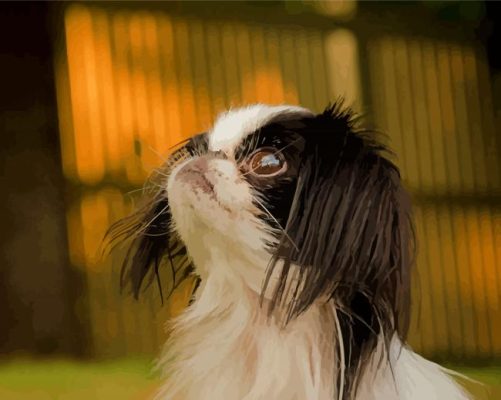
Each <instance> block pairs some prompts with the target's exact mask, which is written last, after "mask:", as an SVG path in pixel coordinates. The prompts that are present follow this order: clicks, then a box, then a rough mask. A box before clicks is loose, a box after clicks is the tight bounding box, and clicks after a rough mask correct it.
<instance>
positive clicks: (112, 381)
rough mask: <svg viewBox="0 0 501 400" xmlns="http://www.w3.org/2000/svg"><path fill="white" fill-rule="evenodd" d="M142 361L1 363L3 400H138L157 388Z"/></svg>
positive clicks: (0, 392) (0, 390)
mask: <svg viewBox="0 0 501 400" xmlns="http://www.w3.org/2000/svg"><path fill="white" fill-rule="evenodd" d="M150 367H151V365H150V363H148V362H147V361H144V360H125V361H123V360H122V361H108V362H92V363H91V362H88V363H85V362H75V361H68V360H49V361H38V360H37V361H33V360H31V361H30V360H16V361H11V362H4V363H1V364H0V399H2V400H49V399H50V400H53V399H57V400H83V399H86V400H101V399H103V400H104V399H106V400H111V399H120V400H135V399H137V400H139V399H144V398H146V397H148V395H149V394H150V393H152V391H153V390H154V388H155V387H156V385H157V383H158V382H157V380H156V379H155V377H153V376H152V374H151V373H150V372H149V371H150V369H151V368H150Z"/></svg>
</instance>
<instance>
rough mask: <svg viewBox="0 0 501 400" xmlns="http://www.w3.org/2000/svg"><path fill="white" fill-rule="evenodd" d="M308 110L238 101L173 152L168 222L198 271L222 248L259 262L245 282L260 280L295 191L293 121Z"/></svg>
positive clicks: (297, 160) (298, 154)
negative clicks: (237, 106)
mask: <svg viewBox="0 0 501 400" xmlns="http://www.w3.org/2000/svg"><path fill="white" fill-rule="evenodd" d="M312 116H313V115H312V114H311V113H310V112H309V111H307V110H305V109H302V108H299V107H283V106H275V107H270V106H264V105H256V106H252V107H248V108H243V109H239V110H237V111H232V112H229V113H226V114H223V115H221V116H220V117H219V119H218V120H217V121H216V123H215V125H214V127H213V128H212V129H211V130H210V131H209V132H207V133H204V134H201V135H198V136H196V137H195V138H193V139H192V140H190V141H189V142H188V143H187V144H186V145H185V146H184V147H183V148H182V149H180V150H179V151H178V152H177V154H174V155H173V159H172V161H171V166H170V167H169V171H167V175H168V176H169V178H168V179H167V182H166V195H167V198H168V199H169V205H170V210H171V213H172V219H173V228H174V229H175V231H176V232H177V233H178V234H179V236H180V237H181V239H182V241H183V242H184V243H185V244H186V246H187V248H188V251H189V253H190V254H191V255H192V257H193V258H194V260H195V264H199V266H200V267H201V268H200V269H201V270H200V271H199V273H201V274H210V272H211V271H210V270H209V271H204V270H202V268H203V265H202V264H203V262H202V260H203V259H207V257H209V256H210V254H209V253H210V252H211V250H212V249H217V248H226V252H227V253H229V254H231V255H232V257H233V258H235V257H236V258H244V259H246V260H247V264H251V265H252V266H253V267H257V268H259V267H261V276H260V277H259V274H258V275H257V276H256V278H254V279H258V280H259V281H257V282H249V284H251V286H252V287H257V288H259V287H260V286H261V283H262V281H263V278H264V272H265V269H266V267H267V265H268V261H269V259H270V256H271V253H272V252H273V250H274V249H276V246H277V244H278V242H279V240H280V238H281V237H282V235H283V234H284V228H285V226H286V224H287V219H288V216H289V212H290V208H291V205H292V200H293V198H294V193H295V191H296V186H297V179H298V169H299V167H300V164H301V160H302V152H303V149H304V140H305V139H304V137H303V136H301V126H302V125H304V122H303V121H304V120H305V118H306V119H308V118H311V117H312ZM197 257H199V260H197ZM234 264H235V268H237V264H238V263H234ZM234 272H235V271H234ZM236 272H238V271H236ZM240 272H241V273H242V274H244V275H245V272H246V271H240ZM247 276H249V275H247ZM247 279H250V278H247Z"/></svg>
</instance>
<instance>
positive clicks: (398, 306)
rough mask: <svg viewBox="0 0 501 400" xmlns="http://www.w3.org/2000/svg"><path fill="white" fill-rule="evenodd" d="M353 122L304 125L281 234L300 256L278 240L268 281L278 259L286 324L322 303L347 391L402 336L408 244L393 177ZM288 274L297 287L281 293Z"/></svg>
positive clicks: (337, 114) (329, 116)
mask: <svg viewBox="0 0 501 400" xmlns="http://www.w3.org/2000/svg"><path fill="white" fill-rule="evenodd" d="M354 124H355V122H354V118H353V116H352V114H351V112H349V111H342V110H341V109H340V106H339V105H335V106H333V107H330V108H328V109H326V110H325V111H324V112H323V113H322V114H320V115H317V116H315V117H313V118H310V119H307V120H305V123H304V125H305V132H304V133H303V135H304V139H305V149H304V152H303V155H302V158H303V160H302V165H301V166H300V169H299V176H298V183H297V188H296V193H295V197H294V200H293V204H292V207H291V212H290V215H289V220H288V222H287V226H286V232H287V234H288V236H289V237H290V238H292V241H293V242H294V243H296V244H297V246H298V248H295V247H292V246H290V244H289V243H290V240H287V239H286V238H284V239H283V240H282V241H281V242H280V244H279V246H278V248H277V251H276V254H275V257H274V262H272V264H271V265H270V268H269V273H268V276H270V275H271V271H272V270H273V269H275V268H278V267H277V265H279V263H278V262H277V261H278V260H281V261H282V262H281V263H280V265H282V266H283V267H282V268H281V271H280V279H279V280H278V284H277V287H276V288H275V292H274V297H273V300H272V302H271V308H274V307H277V306H278V305H279V304H282V305H284V304H283V302H284V301H286V302H287V304H285V306H286V307H287V308H286V310H287V316H288V319H291V318H294V317H296V316H297V315H299V314H300V313H302V312H304V311H305V310H306V309H307V308H308V307H310V306H311V305H312V304H313V303H314V302H316V301H319V300H321V299H330V301H331V302H332V304H333V305H334V307H335V309H336V315H337V318H338V320H339V321H338V322H339V324H338V328H340V331H338V336H340V337H342V342H341V343H340V346H342V347H343V349H342V350H344V354H345V364H346V365H345V366H344V367H345V369H344V370H345V371H346V374H347V375H346V377H345V378H346V379H345V381H346V386H345V388H346V390H350V389H349V386H352V384H353V381H354V379H355V377H356V375H357V374H356V371H357V370H359V368H360V365H361V364H363V360H364V359H365V358H366V357H367V355H368V354H369V353H371V352H372V351H373V350H374V349H375V347H376V345H377V343H378V340H380V339H381V336H383V339H385V340H386V341H387V343H389V341H390V340H391V338H392V337H393V335H394V334H395V333H397V334H399V335H400V336H402V337H404V336H405V335H406V332H407V327H408V324H409V303H410V300H409V296H410V287H409V279H410V265H411V259H410V254H411V246H412V243H413V241H412V238H413V236H412V227H411V222H410V210H409V201H408V199H407V196H406V194H405V192H404V190H403V189H402V186H401V183H400V175H399V172H398V169H397V168H396V167H395V166H394V165H393V164H392V163H391V162H390V161H388V160H387V159H386V158H384V153H385V149H384V148H383V146H381V145H380V144H378V143H377V142H376V141H375V140H374V139H373V138H371V136H370V135H369V134H368V133H366V132H362V131H357V130H356V129H355V127H354ZM291 264H292V265H294V266H295V268H293V269H291V268H290V265H291ZM291 270H294V271H295V273H296V274H297V275H296V276H295V278H294V279H292V280H293V281H294V282H295V284H294V285H293V288H292V289H291V293H292V294H291V293H288V294H287V295H284V288H285V287H286V286H287V285H286V284H285V282H288V281H290V280H291V277H290V276H288V275H290V272H289V271H291ZM350 371H351V372H350ZM350 381H351V384H350ZM347 393H348V392H347Z"/></svg>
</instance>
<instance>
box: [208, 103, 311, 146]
mask: <svg viewBox="0 0 501 400" xmlns="http://www.w3.org/2000/svg"><path fill="white" fill-rule="evenodd" d="M279 114H296V115H297V114H299V115H301V116H308V115H312V112H311V111H309V110H307V109H306V108H303V107H298V106H290V105H280V106H269V105H265V104H255V105H251V106H248V107H243V108H238V109H235V110H230V111H227V112H225V113H223V114H220V115H219V117H218V118H217V120H216V123H215V124H214V127H213V128H212V130H211V131H210V132H209V150H212V151H218V150H222V151H225V152H227V153H229V154H233V152H234V150H235V148H236V147H237V146H238V145H239V144H240V143H241V142H242V140H243V139H244V138H245V137H246V136H247V135H249V134H251V133H253V132H255V131H256V130H258V129H259V128H262V127H263V126H265V125H266V124H267V123H268V122H269V121H271V120H272V119H273V118H274V117H276V116H277V115H279Z"/></svg>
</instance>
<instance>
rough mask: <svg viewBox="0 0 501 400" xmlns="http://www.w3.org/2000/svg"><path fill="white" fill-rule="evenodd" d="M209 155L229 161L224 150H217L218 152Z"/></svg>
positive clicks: (210, 152)
mask: <svg viewBox="0 0 501 400" xmlns="http://www.w3.org/2000/svg"><path fill="white" fill-rule="evenodd" d="M207 155H210V156H212V157H214V158H220V159H222V160H227V159H228V156H227V155H226V153H225V152H224V151H222V150H217V151H209V152H208V153H207Z"/></svg>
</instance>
